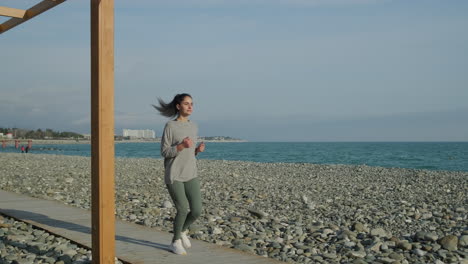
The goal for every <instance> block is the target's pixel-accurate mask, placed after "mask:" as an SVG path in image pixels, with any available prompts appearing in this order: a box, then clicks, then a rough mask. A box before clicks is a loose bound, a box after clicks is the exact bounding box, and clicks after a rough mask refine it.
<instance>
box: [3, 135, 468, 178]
mask: <svg viewBox="0 0 468 264" xmlns="http://www.w3.org/2000/svg"><path fill="white" fill-rule="evenodd" d="M205 144H206V150H205V152H203V153H201V154H199V155H198V156H197V158H198V159H208V160H237V161H252V162H263V163H271V162H283V163H314V164H348V165H368V166H379V167H389V168H409V169H427V170H446V171H464V172H468V142H206V143H205ZM2 152H16V153H18V152H21V151H20V150H19V149H15V148H14V146H11V145H9V146H7V147H6V148H3V149H2V148H0V153H2ZM30 153H37V154H56V155H73V156H91V146H90V145H89V144H61V145H34V144H33V148H32V149H31V150H30ZM25 155H27V154H25ZM115 156H116V157H127V158H156V159H161V158H162V157H161V155H160V143H159V142H158V143H155V142H153V143H146V142H145V143H117V144H115Z"/></svg>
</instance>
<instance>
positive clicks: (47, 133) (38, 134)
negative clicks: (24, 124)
mask: <svg viewBox="0 0 468 264" xmlns="http://www.w3.org/2000/svg"><path fill="white" fill-rule="evenodd" d="M0 133H3V135H6V134H7V133H12V134H13V137H15V138H18V139H48V138H50V139H69V138H74V139H76V138H83V135H81V134H78V133H75V132H67V131H64V132H60V131H54V130H52V129H49V128H47V129H46V130H42V129H40V128H39V129H37V130H27V129H22V128H1V127H0Z"/></svg>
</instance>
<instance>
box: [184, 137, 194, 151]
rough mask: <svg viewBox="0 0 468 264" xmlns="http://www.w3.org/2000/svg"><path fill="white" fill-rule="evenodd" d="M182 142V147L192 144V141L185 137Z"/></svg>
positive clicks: (189, 146)
mask: <svg viewBox="0 0 468 264" xmlns="http://www.w3.org/2000/svg"><path fill="white" fill-rule="evenodd" d="M182 144H184V148H191V147H192V146H193V141H192V139H191V138H189V137H186V138H184V141H182Z"/></svg>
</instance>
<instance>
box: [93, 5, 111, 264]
mask: <svg viewBox="0 0 468 264" xmlns="http://www.w3.org/2000/svg"><path fill="white" fill-rule="evenodd" d="M91 178H92V179H91V189H92V190H91V193H92V194H91V195H92V199H91V200H92V216H91V218H92V254H93V263H99V264H101V263H109V264H110V263H112V264H114V258H115V216H114V211H115V209H114V207H115V198H114V0H91Z"/></svg>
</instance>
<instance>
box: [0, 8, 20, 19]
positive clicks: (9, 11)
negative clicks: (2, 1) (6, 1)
mask: <svg viewBox="0 0 468 264" xmlns="http://www.w3.org/2000/svg"><path fill="white" fill-rule="evenodd" d="M25 14H26V10H22V9H16V8H11V7H6V6H0V16H6V17H16V18H23V17H24V15H25Z"/></svg>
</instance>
